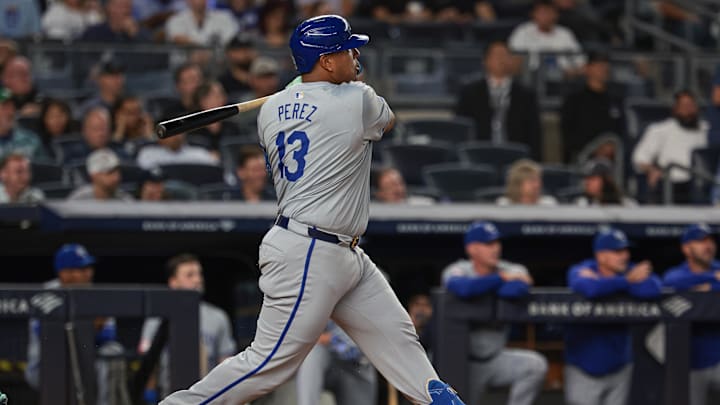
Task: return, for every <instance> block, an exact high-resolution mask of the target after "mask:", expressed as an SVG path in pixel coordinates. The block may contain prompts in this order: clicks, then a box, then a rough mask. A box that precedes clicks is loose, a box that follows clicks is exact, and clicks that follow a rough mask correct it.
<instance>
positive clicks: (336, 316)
mask: <svg viewBox="0 0 720 405" xmlns="http://www.w3.org/2000/svg"><path fill="white" fill-rule="evenodd" d="M391 119H392V113H391V111H390V109H389V107H388V105H387V104H386V103H385V100H383V99H382V98H381V97H379V96H377V95H376V94H375V91H374V90H373V89H372V88H370V87H368V86H366V85H364V84H361V83H348V84H339V85H335V84H331V83H325V82H316V83H303V84H299V85H297V86H293V87H290V88H288V89H285V90H283V91H280V92H278V93H276V94H275V95H273V96H271V97H270V99H269V100H268V101H267V102H266V103H265V104H264V105H263V107H262V109H261V111H260V114H259V116H258V130H259V136H260V143H261V144H262V146H263V148H264V149H265V151H266V154H267V158H268V169H269V170H270V171H271V172H272V175H273V179H274V183H275V188H276V190H277V196H278V205H279V207H280V213H281V214H282V215H283V216H285V217H288V218H290V220H279V221H278V223H277V225H276V226H274V227H272V228H271V229H270V230H269V231H268V232H267V234H265V237H264V238H263V241H262V243H261V244H260V250H259V260H258V265H259V267H260V280H259V286H260V289H261V290H262V292H263V294H264V297H263V305H262V309H261V310H260V316H259V319H258V322H257V332H256V334H255V339H254V340H253V342H252V344H251V345H250V346H249V347H248V348H247V349H245V350H244V351H243V352H241V353H239V354H238V355H236V356H234V357H233V358H231V359H228V360H225V361H224V362H222V363H221V364H220V365H218V366H217V367H215V368H214V369H213V370H212V371H210V373H209V374H208V375H207V376H206V377H205V378H203V379H202V380H200V381H199V382H197V383H195V384H194V385H193V386H192V387H190V388H189V389H186V390H181V391H177V392H175V393H174V394H172V395H170V396H169V397H167V398H165V400H163V401H162V402H161V403H162V404H163V405H187V404H194V405H195V404H200V405H205V404H211V403H212V404H213V405H214V404H238V403H245V402H248V401H252V400H253V399H255V398H258V397H260V396H262V395H263V394H265V393H267V392H270V391H272V390H273V389H274V388H275V387H277V386H278V385H280V384H282V383H283V382H284V381H286V380H288V379H289V378H290V377H292V375H293V374H294V373H295V372H296V370H297V369H298V367H299V366H300V364H301V363H302V361H303V359H304V358H305V356H307V355H308V353H310V351H311V350H312V349H313V347H314V346H315V343H316V342H317V339H318V337H319V336H320V334H321V333H322V332H323V330H324V329H325V327H326V324H327V321H328V319H329V318H332V320H334V321H335V323H337V324H338V325H339V326H340V327H341V328H342V329H343V330H344V331H345V332H346V333H347V334H348V335H349V336H350V337H351V338H352V340H353V341H355V342H356V343H357V345H358V346H359V347H360V349H361V350H362V352H363V353H364V354H365V356H367V358H368V359H369V360H370V362H371V363H372V364H373V365H374V366H375V367H376V368H377V369H378V370H379V371H380V372H381V373H382V374H383V375H384V376H385V377H386V378H387V380H388V381H389V382H390V383H391V384H393V385H394V386H395V387H397V388H398V390H399V391H400V392H402V393H403V394H405V395H406V396H408V397H409V398H410V399H411V400H412V401H413V402H414V403H416V404H420V405H427V404H430V403H431V402H432V398H431V396H430V393H429V392H428V382H429V381H430V380H438V376H437V373H435V370H433V368H432V365H431V364H430V361H429V360H428V358H427V356H426V354H425V351H424V350H423V348H422V346H421V345H420V342H419V341H418V338H417V335H416V333H415V328H414V327H413V324H412V321H411V320H410V317H409V315H408V314H407V312H406V311H405V309H404V308H403V307H402V305H401V304H400V302H399V301H398V299H397V297H396V296H395V293H394V292H393V291H392V289H391V288H390V285H389V284H388V282H387V280H386V279H385V277H384V276H383V275H382V273H381V272H380V270H378V268H377V266H376V265H375V263H373V262H372V260H370V258H369V257H368V256H367V255H366V254H365V252H363V251H362V249H360V248H359V247H355V246H354V245H352V244H348V243H346V241H345V240H344V239H343V238H341V237H340V236H342V235H345V236H350V235H353V236H354V235H360V234H362V233H363V232H364V231H365V228H366V227H367V221H368V212H369V202H370V190H369V187H370V184H369V183H370V182H369V177H370V163H371V159H372V157H371V154H372V144H371V141H373V140H379V139H380V138H381V136H382V132H383V129H384V128H385V127H386V126H387V125H388V124H389V123H390V120H391ZM313 228H316V229H313ZM318 230H320V231H325V232H329V233H334V234H336V235H335V238H332V237H331V238H328V237H327V235H325V236H322V235H320V236H317V235H318V232H317V231H318ZM310 234H312V235H314V236H312V237H311V236H310ZM323 235H324V234H323ZM338 239H339V240H340V241H341V243H336V242H335V241H336V240H338ZM345 239H346V238H345Z"/></svg>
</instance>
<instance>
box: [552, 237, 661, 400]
mask: <svg viewBox="0 0 720 405" xmlns="http://www.w3.org/2000/svg"><path fill="white" fill-rule="evenodd" d="M629 246H630V242H628V239H627V236H625V233H623V232H622V231H620V230H618V229H607V230H604V231H600V232H598V234H597V235H596V236H595V238H594V240H593V251H594V253H595V257H594V258H592V259H587V260H584V261H582V262H580V263H578V264H576V265H574V266H572V267H571V268H570V269H569V270H568V273H567V280H568V285H569V287H570V289H571V290H572V291H573V292H574V293H577V294H580V295H582V296H583V297H585V298H588V299H601V298H603V297H607V296H609V295H612V294H617V293H627V294H630V295H631V296H632V297H635V298H639V299H652V298H657V297H659V296H660V285H661V283H660V279H659V278H658V277H657V276H655V275H653V273H652V264H650V262H649V261H647V260H646V261H643V262H640V263H638V264H635V263H632V262H631V261H630V251H629V250H628V247H629ZM632 362H633V356H632V339H631V334H630V325H627V324H624V325H621V324H608V325H599V324H593V325H592V326H589V325H566V326H565V401H566V403H567V404H568V405H610V404H613V405H614V404H625V403H626V402H627V398H628V394H629V391H630V384H631V379H632V367H633V365H632Z"/></svg>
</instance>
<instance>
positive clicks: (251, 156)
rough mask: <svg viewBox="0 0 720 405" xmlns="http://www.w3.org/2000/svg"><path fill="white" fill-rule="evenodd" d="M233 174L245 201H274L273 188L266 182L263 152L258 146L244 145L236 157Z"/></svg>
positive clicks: (266, 175) (266, 174)
mask: <svg viewBox="0 0 720 405" xmlns="http://www.w3.org/2000/svg"><path fill="white" fill-rule="evenodd" d="M235 175H236V176H237V178H238V180H240V184H239V185H240V191H241V193H242V197H243V200H244V201H246V202H260V201H275V199H276V197H275V189H274V187H272V186H271V185H270V184H269V182H268V173H267V170H266V167H265V154H264V153H263V151H262V149H261V148H260V147H259V146H245V147H243V148H242V149H240V153H239V154H238V157H237V167H236V169H235Z"/></svg>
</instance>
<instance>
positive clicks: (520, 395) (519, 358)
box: [486, 349, 548, 405]
mask: <svg viewBox="0 0 720 405" xmlns="http://www.w3.org/2000/svg"><path fill="white" fill-rule="evenodd" d="M486 363H488V365H487V367H486V369H487V372H488V373H489V376H488V378H487V384H488V385H489V386H491V387H506V386H510V398H509V399H508V403H509V404H513V405H531V404H532V403H533V402H534V401H535V398H537V396H538V395H539V394H540V390H542V385H543V382H544V381H545V374H546V373H547V369H548V364H547V360H545V357H544V356H542V355H541V354H539V353H537V352H534V351H531V350H519V349H505V350H503V351H501V352H500V353H499V354H497V355H496V356H495V357H493V358H492V359H490V360H488V361H487V362H486Z"/></svg>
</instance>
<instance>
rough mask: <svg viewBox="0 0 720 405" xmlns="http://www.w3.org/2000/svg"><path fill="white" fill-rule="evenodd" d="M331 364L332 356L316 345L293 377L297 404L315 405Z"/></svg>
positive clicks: (322, 347) (326, 350) (318, 400)
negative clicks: (295, 384)
mask: <svg viewBox="0 0 720 405" xmlns="http://www.w3.org/2000/svg"><path fill="white" fill-rule="evenodd" d="M331 363H332V354H331V353H330V351H329V350H328V348H327V347H325V346H321V345H319V344H316V345H315V347H313V349H312V350H311V351H310V353H308V355H307V357H305V360H303V362H302V364H301V365H300V368H298V372H297V375H296V377H295V380H296V383H297V404H298V405H317V404H319V403H320V396H321V395H322V392H323V390H324V389H325V377H326V374H327V373H328V369H329V368H330V364H331Z"/></svg>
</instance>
